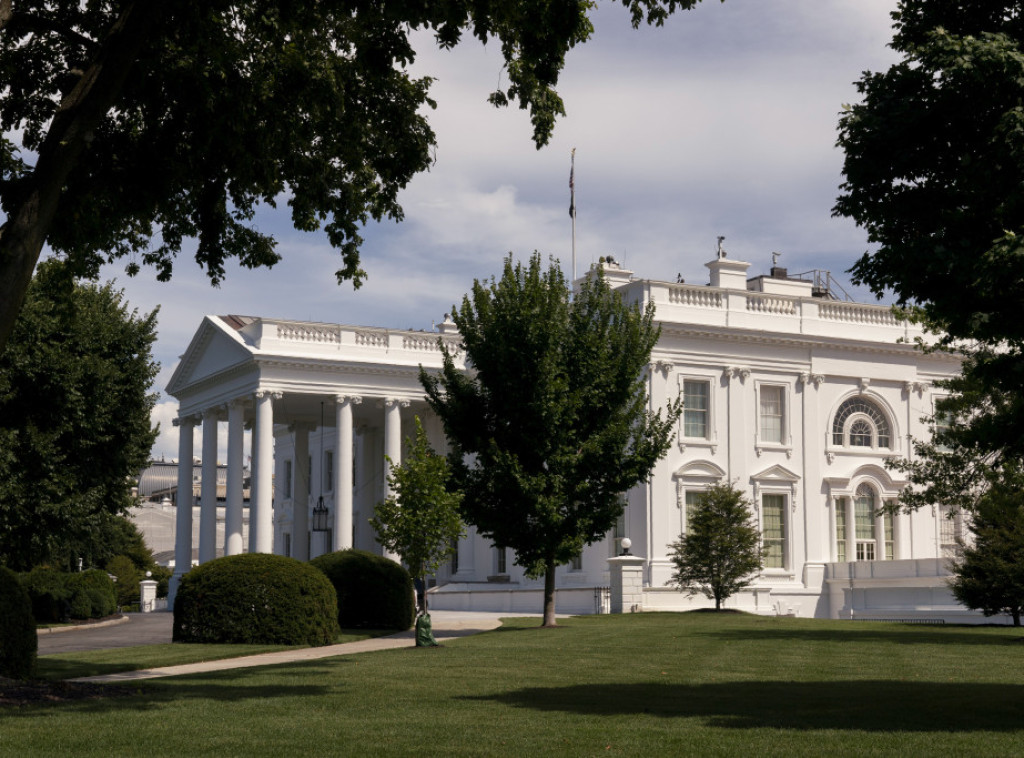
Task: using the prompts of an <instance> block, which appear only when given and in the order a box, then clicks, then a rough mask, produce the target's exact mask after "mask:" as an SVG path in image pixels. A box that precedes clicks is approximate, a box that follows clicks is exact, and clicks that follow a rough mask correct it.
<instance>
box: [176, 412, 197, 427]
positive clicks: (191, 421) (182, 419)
mask: <svg viewBox="0 0 1024 758" xmlns="http://www.w3.org/2000/svg"><path fill="white" fill-rule="evenodd" d="M200 420H201V419H200V417H199V416H198V415H197V414H195V413H186V414H185V415H184V416H178V417H177V418H176V419H172V421H171V424H172V425H174V426H179V427H180V426H183V425H186V424H187V425H188V426H195V425H196V424H198V423H199V421H200Z"/></svg>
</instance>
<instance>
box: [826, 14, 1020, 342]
mask: <svg viewBox="0 0 1024 758" xmlns="http://www.w3.org/2000/svg"><path fill="white" fill-rule="evenodd" d="M893 18H894V19H895V21H896V25H895V28H896V34H895V37H894V39H893V43H892V47H893V49H894V50H896V51H897V52H898V53H901V54H902V60H901V61H900V62H899V63H897V64H895V65H893V66H892V67H891V68H890V69H889V70H888V71H887V72H885V73H865V74H864V76H863V78H862V79H861V80H860V82H859V83H858V85H857V86H858V91H859V92H860V93H861V95H862V96H863V102H862V103H859V104H856V105H853V106H852V107H848V108H847V110H846V111H845V112H844V114H843V115H842V117H841V118H840V122H839V130H840V132H839V145H840V146H841V147H842V148H843V150H844V151H845V153H846V158H845V163H844V167H843V174H844V176H845V181H844V183H843V185H842V190H843V192H842V194H841V195H840V197H839V199H838V201H837V203H836V206H835V213H836V214H837V215H843V216H848V217H850V218H852V219H854V220H855V221H856V222H857V223H858V224H859V225H861V226H863V227H864V228H865V229H866V230H867V232H868V238H869V240H870V241H871V242H874V243H877V244H878V246H879V247H878V250H877V251H875V252H873V253H865V254H864V256H863V257H862V258H861V259H860V260H859V261H857V263H856V265H855V266H854V267H853V269H852V271H853V274H854V277H855V280H856V281H857V282H859V283H865V284H867V285H869V286H870V287H871V288H872V289H873V290H874V291H875V292H876V293H878V294H882V293H883V292H884V291H885V290H886V289H889V288H891V289H892V290H893V291H894V292H895V294H896V296H897V298H898V299H899V301H900V302H901V303H910V304H917V305H919V306H920V308H921V309H922V310H923V315H925V316H926V317H927V318H928V320H929V322H930V323H932V324H934V325H936V326H937V327H939V328H941V329H942V330H943V331H945V332H946V333H948V334H949V335H950V336H951V337H953V338H954V339H969V340H977V341H979V342H982V343H986V344H1001V343H1002V342H1003V341H1004V340H1011V341H1016V342H1019V341H1020V340H1021V339H1024V323H1022V322H1021V319H1019V318H1018V317H1017V314H1018V313H1019V312H1020V307H1021V298H1022V297H1024V292H1022V289H1021V287H1020V284H1019V283H1020V281H1021V278H1022V277H1024V256H1021V254H1020V253H1021V251H1022V249H1024V247H1022V243H1021V240H1019V239H1018V236H1019V234H1020V233H1021V232H1024V188H1022V186H1021V184H1020V175H1021V173H1022V170H1024V129H1022V128H1021V127H1022V125H1024V114H1022V113H1021V112H1020V109H1019V107H1018V103H1019V101H1020V100H1021V98H1022V97H1024V48H1022V45H1024V14H1022V13H1021V4H1020V2H1019V0H1012V1H1010V0H993V1H992V2H987V3H963V2H960V1H959V0H902V1H901V2H900V3H899V6H898V9H897V10H896V12H894V13H893Z"/></svg>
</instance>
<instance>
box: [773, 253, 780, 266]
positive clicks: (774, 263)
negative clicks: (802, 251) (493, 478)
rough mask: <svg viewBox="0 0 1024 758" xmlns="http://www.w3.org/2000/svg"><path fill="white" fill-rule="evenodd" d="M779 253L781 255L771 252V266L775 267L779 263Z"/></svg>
mask: <svg viewBox="0 0 1024 758" xmlns="http://www.w3.org/2000/svg"><path fill="white" fill-rule="evenodd" d="M780 255H782V253H772V268H775V267H776V266H778V265H779V256H780Z"/></svg>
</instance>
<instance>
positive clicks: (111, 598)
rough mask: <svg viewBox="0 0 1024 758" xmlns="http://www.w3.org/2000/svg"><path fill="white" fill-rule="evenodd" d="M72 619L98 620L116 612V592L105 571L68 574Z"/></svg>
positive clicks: (91, 570)
mask: <svg viewBox="0 0 1024 758" xmlns="http://www.w3.org/2000/svg"><path fill="white" fill-rule="evenodd" d="M67 584H68V589H69V590H70V591H71V609H70V615H71V618H73V619H99V618H103V617H104V616H109V615H111V614H112V613H114V612H116V611H117V590H116V589H115V587H114V581H113V580H112V579H111V578H110V575H109V574H108V573H107V572H106V571H101V570H100V569H89V570H88V571H82V572H80V573H77V574H68V580H67Z"/></svg>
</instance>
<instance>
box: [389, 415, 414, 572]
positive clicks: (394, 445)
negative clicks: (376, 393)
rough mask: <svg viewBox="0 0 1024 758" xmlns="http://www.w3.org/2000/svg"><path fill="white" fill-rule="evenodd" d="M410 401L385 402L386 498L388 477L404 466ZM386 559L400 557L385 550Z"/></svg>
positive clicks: (394, 559)
mask: <svg viewBox="0 0 1024 758" xmlns="http://www.w3.org/2000/svg"><path fill="white" fill-rule="evenodd" d="M408 407H409V401H408V400H396V399H394V398H387V399H386V400H385V401H384V454H385V455H386V456H387V459H386V460H385V462H384V497H385V498H387V497H389V496H390V495H391V485H390V484H388V480H387V477H388V475H389V474H390V473H391V469H392V467H394V466H400V465H402V408H408ZM384 557H385V558H390V559H391V560H393V561H397V560H398V555H397V554H396V553H392V552H390V551H388V550H384Z"/></svg>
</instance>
